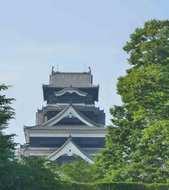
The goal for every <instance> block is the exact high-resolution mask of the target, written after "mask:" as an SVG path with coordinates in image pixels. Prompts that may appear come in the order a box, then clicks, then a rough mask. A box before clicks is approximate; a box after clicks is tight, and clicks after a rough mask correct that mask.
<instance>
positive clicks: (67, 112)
mask: <svg viewBox="0 0 169 190" xmlns="http://www.w3.org/2000/svg"><path fill="white" fill-rule="evenodd" d="M64 117H70V118H71V117H76V118H78V119H79V120H80V121H81V122H82V123H84V124H86V125H87V126H89V127H97V126H98V127H100V126H102V125H100V124H98V123H95V122H94V121H92V120H90V119H89V118H87V117H86V116H85V115H84V114H82V113H81V112H80V111H78V110H77V109H76V108H75V107H74V106H73V105H72V104H70V105H68V106H67V107H65V109H63V110H62V111H61V112H60V113H58V114H57V115H56V116H55V117H53V118H51V119H50V120H48V121H46V122H45V123H43V124H42V126H43V127H45V126H46V127H47V126H49V127H51V126H53V125H56V124H57V123H58V122H59V121H61V120H62V119H63V118H64Z"/></svg>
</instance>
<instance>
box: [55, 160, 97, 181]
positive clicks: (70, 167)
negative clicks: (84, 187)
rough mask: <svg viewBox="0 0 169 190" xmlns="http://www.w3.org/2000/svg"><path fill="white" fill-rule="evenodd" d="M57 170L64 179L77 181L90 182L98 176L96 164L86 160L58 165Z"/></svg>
mask: <svg viewBox="0 0 169 190" xmlns="http://www.w3.org/2000/svg"><path fill="white" fill-rule="evenodd" d="M56 167H57V168H56V170H57V171H58V174H59V176H60V177H61V178H62V180H63V181H67V182H76V183H89V182H93V181H95V180H96V179H97V178H98V174H97V172H96V166H95V165H91V164H88V163H87V162H85V161H84V160H79V161H75V162H72V163H65V164H62V165H60V166H59V165H57V166H56Z"/></svg>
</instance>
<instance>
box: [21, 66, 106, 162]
mask: <svg viewBox="0 0 169 190" xmlns="http://www.w3.org/2000/svg"><path fill="white" fill-rule="evenodd" d="M98 94H99V86H98V85H94V84H93V76H92V74H91V70H89V72H83V73H80V72H78V73H77V72H74V73H73V72H71V73H69V72H55V71H54V69H52V73H51V75H50V80H49V84H48V85H43V97H44V101H46V106H45V107H43V108H42V109H40V110H38V111H37V113H36V125H35V126H25V127H24V133H25V139H26V144H25V145H23V146H22V147H21V154H22V155H24V156H46V157H47V158H48V159H50V160H52V161H58V162H62V163H63V162H70V161H73V160H74V159H78V158H79V157H80V158H81V159H83V160H85V161H87V162H89V163H93V159H92V158H93V156H94V155H95V154H96V153H98V152H99V151H100V150H101V149H102V148H104V138H105V128H104V126H105V113H104V111H103V110H100V109H99V108H98V107H96V106H95V102H97V101H98Z"/></svg>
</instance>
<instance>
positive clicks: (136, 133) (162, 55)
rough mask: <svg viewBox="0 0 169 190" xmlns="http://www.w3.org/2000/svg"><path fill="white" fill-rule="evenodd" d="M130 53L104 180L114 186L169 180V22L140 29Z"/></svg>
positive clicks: (102, 162)
mask: <svg viewBox="0 0 169 190" xmlns="http://www.w3.org/2000/svg"><path fill="white" fill-rule="evenodd" d="M124 50H125V51H126V52H127V53H128V54H129V59H128V60H129V63H130V64H131V65H132V67H131V68H130V69H129V70H128V71H127V74H126V76H124V77H120V78H119V80H118V84H117V92H118V94H119V95H120V96H121V99H122V102H123V103H122V105H121V106H114V107H113V108H112V109H111V114H112V123H113V126H111V127H108V129H107V137H106V149H105V150H104V151H103V152H102V154H101V155H100V156H99V157H98V160H97V166H98V167H99V168H100V170H101V171H102V176H103V177H105V178H106V179H108V180H113V181H127V182H150V183H151V182H160V183H166V182H168V181H169V168H168V164H169V151H168V147H169V143H168V142H169V125H168V124H169V87H168V84H169V21H168V20H166V21H159V20H151V21H148V22H146V23H145V25H144V27H143V28H137V29H136V30H135V32H134V33H133V34H132V35H131V37H130V40H129V41H128V42H127V44H126V46H125V47H124Z"/></svg>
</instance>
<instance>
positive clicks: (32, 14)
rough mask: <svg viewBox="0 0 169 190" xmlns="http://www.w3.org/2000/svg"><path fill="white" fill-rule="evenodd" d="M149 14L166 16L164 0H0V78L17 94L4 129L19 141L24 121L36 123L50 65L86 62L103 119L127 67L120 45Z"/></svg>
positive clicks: (75, 66) (76, 66) (73, 66)
mask: <svg viewBox="0 0 169 190" xmlns="http://www.w3.org/2000/svg"><path fill="white" fill-rule="evenodd" d="M153 18H157V19H168V18H169V1H168V0H84V1H82V0H61V1H60V0H29V1H23V0H5V1H4V0H0V82H5V83H7V84H10V85H13V87H12V88H11V89H10V90H9V91H8V95H9V96H12V97H15V98H16V102H15V103H14V107H15V109H16V119H15V120H13V121H12V122H11V123H10V126H9V129H8V130H7V132H9V133H16V134H17V137H16V142H18V143H23V142H24V135H23V125H33V124H34V123H35V112H36V110H37V108H40V107H41V104H42V103H43V100H42V88H41V87H42V83H47V82H48V77H49V73H50V71H51V67H52V65H54V66H57V65H59V70H60V71H87V68H88V66H91V68H92V71H93V75H94V81H95V83H96V84H100V87H101V88H100V103H99V105H100V106H101V107H102V108H104V109H105V111H106V114H107V123H108V122H109V119H110V116H109V114H108V112H109V108H110V107H111V105H114V104H120V98H119V97H118V96H117V94H116V82H117V78H118V77H119V76H122V75H124V74H125V69H126V68H127V67H128V65H127V61H126V58H127V55H126V54H125V52H124V51H123V50H122V47H123V45H124V44H125V42H126V41H127V40H128V38H129V34H130V33H132V32H133V31H134V29H135V28H136V27H139V26H142V25H143V23H144V22H145V21H146V20H149V19H153Z"/></svg>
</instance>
